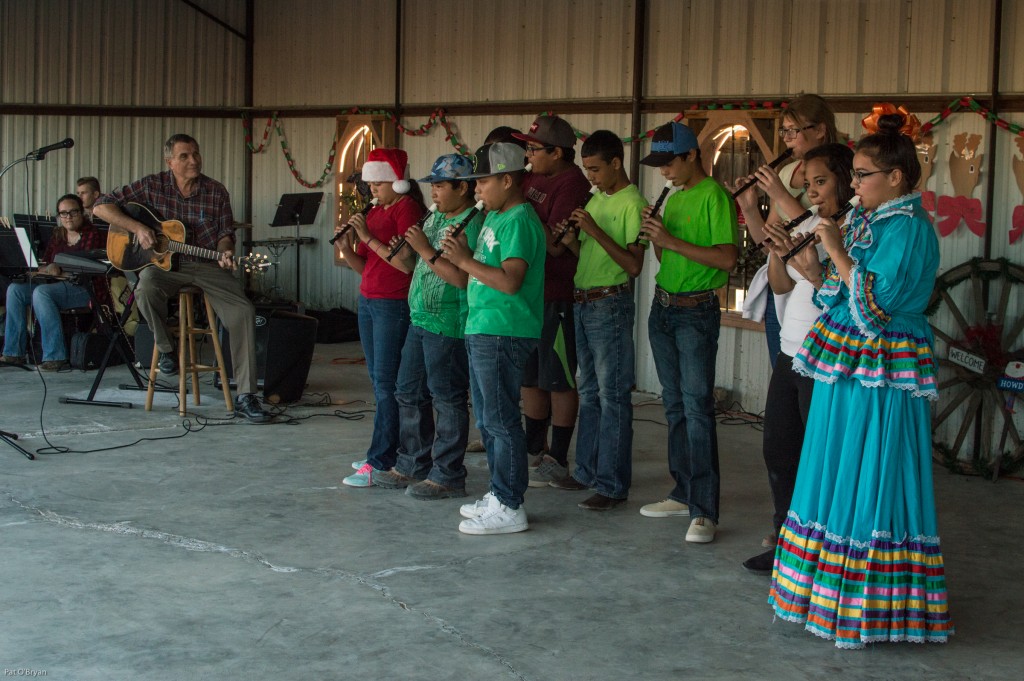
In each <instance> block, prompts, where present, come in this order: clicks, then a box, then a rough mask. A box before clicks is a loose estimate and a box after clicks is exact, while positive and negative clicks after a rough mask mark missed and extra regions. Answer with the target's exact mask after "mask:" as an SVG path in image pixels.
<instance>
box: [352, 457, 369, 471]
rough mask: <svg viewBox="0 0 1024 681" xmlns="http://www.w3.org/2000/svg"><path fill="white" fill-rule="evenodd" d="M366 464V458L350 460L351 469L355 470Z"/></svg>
mask: <svg viewBox="0 0 1024 681" xmlns="http://www.w3.org/2000/svg"><path fill="white" fill-rule="evenodd" d="M365 465H366V459H359V461H353V462H352V470H354V471H357V470H359V469H360V468H362V467H363V466H365Z"/></svg>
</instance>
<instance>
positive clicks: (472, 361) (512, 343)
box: [466, 334, 537, 508]
mask: <svg viewBox="0 0 1024 681" xmlns="http://www.w3.org/2000/svg"><path fill="white" fill-rule="evenodd" d="M536 347H537V339H536V338H516V337H512V336H488V335H484V334H474V335H469V336H466V350H467V352H468V354H469V369H470V381H469V383H470V387H471V388H472V390H473V411H474V412H475V413H476V424H477V427H478V428H479V429H480V435H481V437H482V438H483V441H484V447H485V448H486V449H487V465H488V467H489V468H490V471H491V493H492V494H494V496H495V497H497V498H498V501H500V502H501V503H503V504H505V505H506V506H508V507H509V508H519V507H520V506H522V504H523V494H524V493H525V492H526V486H527V484H528V482H529V471H528V470H527V467H528V466H529V463H528V461H527V458H526V433H525V432H523V415H522V412H520V411H519V386H520V384H522V382H523V367H525V366H526V359H527V357H529V356H530V353H531V352H533V350H534V349H535V348H536Z"/></svg>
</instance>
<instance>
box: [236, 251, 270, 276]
mask: <svg viewBox="0 0 1024 681" xmlns="http://www.w3.org/2000/svg"><path fill="white" fill-rule="evenodd" d="M237 262H238V266H239V267H241V268H242V270H243V271H244V272H245V273H246V274H262V273H263V271H264V270H265V269H267V268H268V267H270V265H271V263H270V258H268V257H267V256H266V254H264V253H250V254H249V255H247V256H245V257H244V258H239V259H238V260H237Z"/></svg>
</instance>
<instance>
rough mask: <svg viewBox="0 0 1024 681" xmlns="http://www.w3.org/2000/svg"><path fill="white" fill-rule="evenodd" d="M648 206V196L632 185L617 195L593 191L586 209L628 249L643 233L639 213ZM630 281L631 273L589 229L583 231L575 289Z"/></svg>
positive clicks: (601, 226)
mask: <svg viewBox="0 0 1024 681" xmlns="http://www.w3.org/2000/svg"><path fill="white" fill-rule="evenodd" d="M646 205H647V199H645V198H644V197H643V195H641V194H640V190H639V189H637V187H636V185H635V184H631V185H629V186H626V187H623V188H622V189H620V190H619V191H617V192H615V193H614V194H605V193H604V192H598V193H597V194H594V196H592V197H591V199H590V202H589V203H587V212H588V213H590V215H591V216H592V217H593V218H594V222H596V223H597V226H598V227H600V228H601V229H602V230H604V232H605V233H606V234H607V235H608V236H610V237H611V238H612V240H613V241H614V242H615V243H616V244H618V245H619V246H621V247H622V248H626V247H627V246H629V245H630V244H632V243H633V242H634V241H636V237H637V234H639V233H640V220H641V215H640V213H641V211H643V209H644V207H645V206H646ZM628 280H629V275H628V274H626V271H625V270H624V269H622V268H621V267H619V265H618V263H616V262H615V261H614V260H612V256H610V255H608V251H606V250H604V248H602V247H601V244H599V243H598V242H597V240H596V239H594V238H593V237H590V236H587V234H586V232H580V262H579V265H578V266H577V268H576V277H575V279H574V280H573V282H574V284H575V286H576V288H579V289H588V288H601V287H605V286H618V285H619V284H625V283H626V282H627V281H628Z"/></svg>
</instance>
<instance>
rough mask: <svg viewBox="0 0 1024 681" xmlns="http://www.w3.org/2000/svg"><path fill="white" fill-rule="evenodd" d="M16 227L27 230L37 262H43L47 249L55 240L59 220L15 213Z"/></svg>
mask: <svg viewBox="0 0 1024 681" xmlns="http://www.w3.org/2000/svg"><path fill="white" fill-rule="evenodd" d="M14 226H15V227H21V228H22V229H24V230H25V233H26V234H28V240H29V243H30V244H31V246H32V252H33V253H34V254H35V256H36V260H39V261H42V259H43V256H44V255H45V254H46V248H47V247H48V246H49V245H50V239H52V238H53V232H54V230H56V229H57V218H51V217H44V216H42V215H23V214H21V213H15V214H14Z"/></svg>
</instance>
